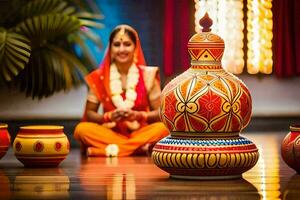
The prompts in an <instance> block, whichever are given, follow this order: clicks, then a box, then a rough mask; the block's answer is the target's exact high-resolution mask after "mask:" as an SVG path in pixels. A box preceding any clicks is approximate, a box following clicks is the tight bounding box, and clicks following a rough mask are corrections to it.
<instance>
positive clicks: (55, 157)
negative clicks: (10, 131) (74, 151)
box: [13, 125, 70, 167]
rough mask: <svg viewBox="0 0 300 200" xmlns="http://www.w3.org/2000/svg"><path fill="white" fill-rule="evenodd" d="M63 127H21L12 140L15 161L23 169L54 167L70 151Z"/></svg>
mask: <svg viewBox="0 0 300 200" xmlns="http://www.w3.org/2000/svg"><path fill="white" fill-rule="evenodd" d="M63 129H64V127H63V126H48V125H47V126H46V125H45V126H43V125H42V126H23V127H20V130H19V132H18V134H17V136H16V138H15V140H14V143H13V149H14V152H15V156H16V157H17V159H18V160H19V161H20V162H22V163H23V164H24V166H25V167H56V166H58V165H59V164H60V162H61V161H63V160H64V159H65V158H66V157H67V155H68V154H69V151H70V143H69V140H68V138H67V136H66V135H65V134H64V132H63Z"/></svg>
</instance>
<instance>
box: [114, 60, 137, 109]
mask: <svg viewBox="0 0 300 200" xmlns="http://www.w3.org/2000/svg"><path fill="white" fill-rule="evenodd" d="M139 77H140V74H139V70H138V68H137V66H136V65H135V64H134V63H133V64H132V65H131V66H130V68H129V71H128V75H127V83H126V93H125V100H123V97H122V96H121V94H122V92H123V90H122V82H121V75H120V73H119V71H118V68H117V66H116V64H115V63H113V64H112V65H111V66H110V83H109V86H110V91H111V94H112V98H111V99H112V102H113V104H114V105H115V106H116V107H117V108H124V109H126V108H127V109H131V108H133V106H134V102H135V100H136V97H137V94H136V91H135V88H136V85H137V83H138V81H139Z"/></svg>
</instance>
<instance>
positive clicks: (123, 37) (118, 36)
mask: <svg viewBox="0 0 300 200" xmlns="http://www.w3.org/2000/svg"><path fill="white" fill-rule="evenodd" d="M116 41H119V42H121V41H131V42H132V40H131V39H130V37H129V35H128V34H127V33H126V32H122V31H119V32H118V33H117V34H116V35H115V37H114V38H113V42H116Z"/></svg>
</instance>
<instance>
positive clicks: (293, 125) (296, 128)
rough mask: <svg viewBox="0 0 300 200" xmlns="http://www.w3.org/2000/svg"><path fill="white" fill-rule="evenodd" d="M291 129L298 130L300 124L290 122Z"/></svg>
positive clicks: (299, 129)
mask: <svg viewBox="0 0 300 200" xmlns="http://www.w3.org/2000/svg"><path fill="white" fill-rule="evenodd" d="M290 130H291V131H300V124H292V125H290Z"/></svg>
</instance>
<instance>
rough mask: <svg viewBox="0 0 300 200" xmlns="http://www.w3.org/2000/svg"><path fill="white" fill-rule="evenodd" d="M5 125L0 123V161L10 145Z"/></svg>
mask: <svg viewBox="0 0 300 200" xmlns="http://www.w3.org/2000/svg"><path fill="white" fill-rule="evenodd" d="M7 127H8V125H7V124H1V123H0V159H1V158H2V157H3V156H4V155H5V154H6V152H7V150H8V148H9V145H10V135H9V133H8V130H7Z"/></svg>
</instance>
